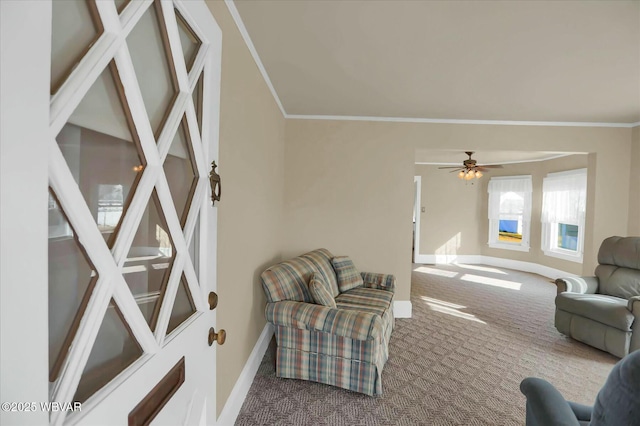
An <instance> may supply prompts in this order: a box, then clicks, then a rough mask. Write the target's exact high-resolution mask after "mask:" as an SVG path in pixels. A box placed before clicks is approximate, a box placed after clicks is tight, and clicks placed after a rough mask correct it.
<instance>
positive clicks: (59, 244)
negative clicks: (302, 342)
mask: <svg viewBox="0 0 640 426" xmlns="http://www.w3.org/2000/svg"><path fill="white" fill-rule="evenodd" d="M3 3H4V4H3V5H2V6H3V8H2V25H3V27H5V28H4V29H5V31H7V32H8V30H6V28H8V27H11V28H16V26H15V25H14V22H15V20H19V19H25V18H27V19H25V20H24V22H25V25H29V23H33V22H37V21H38V20H41V22H47V21H48V22H49V25H50V26H48V25H42V26H35V25H33V26H32V27H30V28H27V29H26V30H24V29H22V28H16V29H15V31H16V32H22V33H25V34H27V35H26V38H21V37H20V36H16V37H12V41H11V42H10V43H12V44H11V45H9V44H8V43H7V42H6V40H3V45H2V46H3V58H2V61H3V72H4V71H7V70H9V71H10V73H9V74H11V76H12V77H13V78H12V81H11V82H9V81H7V80H5V79H4V78H3V89H4V88H6V87H7V84H8V83H10V84H11V85H17V86H22V87H24V88H31V87H33V85H34V84H35V87H40V88H43V85H42V84H38V83H39V82H37V81H35V82H34V81H33V80H32V78H33V75H31V74H32V73H29V72H26V73H25V74H24V77H21V75H20V73H19V72H15V71H16V70H18V69H19V68H20V67H21V66H23V64H21V63H20V61H16V59H17V58H19V57H20V53H18V51H19V50H20V47H22V48H23V49H24V52H23V54H24V55H27V56H28V55H30V54H38V52H29V50H28V49H29V46H32V45H39V46H40V47H42V43H43V40H44V41H45V42H48V43H49V46H50V49H51V55H50V58H51V61H50V62H48V63H49V65H50V67H48V68H50V70H51V72H50V75H46V76H45V78H46V79H47V83H49V84H48V86H49V89H50V93H51V96H50V97H47V98H45V97H43V96H41V94H35V95H33V96H32V99H30V100H29V96H31V94H30V93H25V96H24V98H25V99H27V102H37V103H39V104H40V103H42V100H41V99H45V100H48V102H47V104H48V105H47V108H48V111H49V114H48V118H49V119H48V123H46V124H43V123H42V122H41V120H40V121H38V120H37V117H35V116H34V117H33V123H32V125H33V126H34V128H37V127H38V126H41V127H42V128H43V129H41V130H42V131H41V132H40V135H44V138H46V142H42V141H40V140H38V141H37V142H34V146H40V147H45V150H46V151H45V154H44V155H45V156H46V161H47V163H48V201H47V207H46V209H47V213H46V216H44V215H42V214H38V213H32V212H28V211H24V216H25V217H27V218H33V220H35V221H37V220H41V219H42V218H44V217H46V218H47V219H45V220H47V221H48V222H47V223H48V225H47V226H46V227H44V226H39V227H38V226H36V228H35V229H39V230H40V231H39V232H36V231H34V232H30V233H25V236H24V239H25V241H24V243H25V245H26V246H29V244H30V243H31V245H32V246H33V247H42V244H43V241H47V245H48V256H47V263H46V264H44V265H42V263H40V267H44V268H47V267H48V278H47V279H46V282H35V283H33V282H31V283H29V286H30V287H31V291H30V292H24V291H22V290H21V289H14V288H13V286H16V285H20V284H22V283H19V281H20V279H21V277H22V276H26V275H28V274H27V273H26V272H24V271H23V272H22V275H21V274H20V271H19V270H18V269H17V268H16V269H15V270H14V269H12V268H8V269H6V270H5V271H3V275H2V279H3V281H2V291H3V293H2V295H3V300H2V308H3V310H4V311H5V312H3V317H2V320H3V328H2V333H3V346H4V343H5V342H6V343H8V344H11V346H12V349H11V350H7V351H6V352H5V349H4V347H3V348H2V350H3V361H2V362H3V363H2V391H3V392H2V393H3V395H2V400H3V401H2V402H9V403H13V402H15V404H16V405H15V406H5V405H3V410H2V423H3V424H4V423H5V421H6V423H7V424H13V423H17V424H29V423H35V424H42V422H43V421H45V422H48V423H50V424H91V425H93V424H126V423H129V424H144V423H145V422H147V421H149V420H150V419H152V420H153V423H154V424H171V425H177V424H203V423H206V424H213V423H215V417H216V409H215V367H216V363H215V349H214V347H210V345H211V343H212V342H211V339H208V337H209V335H211V337H218V341H219V342H220V341H223V339H224V334H223V333H219V334H218V335H217V336H216V335H214V334H213V331H214V330H216V329H215V327H216V324H215V310H213V309H212V308H213V307H214V306H213V305H214V300H213V299H212V298H211V297H212V292H215V290H216V262H215V260H216V234H217V232H216V230H217V225H216V224H217V209H216V208H215V207H212V205H211V192H212V189H211V188H210V185H209V171H210V169H211V166H210V164H211V162H212V161H213V160H217V156H218V116H219V87H220V61H221V33H220V29H219V27H218V26H217V24H216V23H215V20H214V19H213V17H212V16H211V13H210V12H209V10H208V9H207V7H206V5H205V4H204V2H203V1H193V0H190V1H179V0H174V1H171V0H135V1H130V0H87V1H67V0H53V2H50V1H38V2H17V1H16V2H11V1H10V2H3ZM7 3H9V4H7ZM5 31H3V33H2V35H3V39H4V38H5V35H6V34H5ZM13 35H15V34H13ZM21 44H22V46H21ZM6 46H9V47H6ZM14 50H15V52H14ZM43 50H45V51H46V49H41V50H40V52H42V51H43ZM7 60H11V61H12V63H11V64H7V63H6V61H7ZM47 71H48V70H47ZM46 74H49V73H46ZM39 75H40V79H41V81H40V82H42V73H40V74H39ZM47 77H48V78H47ZM26 92H29V90H28V89H27V90H26ZM2 96H3V104H2V105H3V109H2V120H3V122H7V121H9V120H10V121H15V120H16V119H18V120H19V121H21V122H23V123H24V124H26V125H31V124H30V122H29V121H30V117H29V116H28V115H27V113H25V112H24V111H22V110H20V108H17V110H15V111H9V110H8V109H7V108H5V106H6V105H12V104H13V105H16V106H19V104H20V102H22V101H23V99H21V96H22V95H20V92H19V91H4V90H3V93H2ZM6 96H11V97H14V98H15V99H14V98H12V99H7V98H6ZM38 106H42V105H38V104H35V105H33V107H34V109H37V108H38ZM45 126H46V130H44V127H45ZM14 127H15V126H14ZM14 127H12V126H11V125H9V126H8V130H7V131H6V132H3V141H2V144H3V145H2V148H3V165H4V160H6V159H7V158H6V156H5V154H6V153H8V152H12V151H13V152H16V153H17V155H22V156H27V155H28V153H27V152H26V151H20V149H18V148H16V149H13V148H12V145H11V144H12V143H14V144H15V143H19V141H18V140H15V141H12V140H8V139H11V138H12V136H15V135H18V134H19V130H17V129H15V128H14ZM34 132H35V131H34ZM36 133H37V132H36ZM5 138H8V139H5ZM38 144H39V145H38ZM33 155H34V158H42V155H43V153H42V152H41V151H40V152H38V153H37V154H33ZM22 160H24V158H23V159H22ZM16 161H20V159H19V158H16ZM15 171H16V169H15V168H12V167H7V168H5V167H4V166H3V169H2V170H1V172H0V173H2V175H1V176H0V177H1V178H2V181H3V189H4V188H5V186H4V185H5V183H6V181H7V180H14V183H13V185H23V184H24V185H25V190H26V191H27V192H26V194H33V196H36V197H37V194H43V192H42V191H45V192H46V191H47V188H46V187H45V186H44V185H42V184H43V182H40V181H38V180H37V178H36V177H34V178H33V179H31V178H29V179H26V180H24V181H20V180H18V179H16V178H17V176H16V175H15ZM5 194H9V195H11V194H12V192H11V191H6V192H5ZM5 194H3V199H2V209H3V216H4V215H5V213H8V217H13V216H15V217H19V216H20V214H19V210H20V209H24V205H20V203H9V202H7V200H6V197H4V195H5ZM26 194H25V196H26ZM19 220H20V219H19V218H18V221H19ZM40 225H42V224H41V223H40ZM2 226H3V239H4V236H5V234H6V235H7V239H6V240H5V241H3V246H2V247H3V252H2V261H3V264H5V263H10V262H11V260H12V258H13V257H15V260H16V261H19V258H18V256H16V255H14V254H10V253H7V251H6V250H5V248H6V247H5V244H4V243H5V242H8V241H10V239H9V237H12V236H13V234H11V233H10V229H9V227H10V224H9V222H7V221H4V220H3V222H2ZM5 231H6V232H5ZM24 255H25V253H22V254H21V256H24ZM38 259H41V258H38V257H37V256H34V261H35V264H34V267H37V266H38V263H37V260H38ZM9 280H12V282H9ZM5 296H7V297H12V298H13V299H18V300H12V301H11V303H12V304H22V305H23V306H25V311H24V312H23V315H20V314H19V313H18V311H16V310H14V309H11V306H10V305H9V303H8V302H7V300H6V299H5ZM43 298H44V300H45V301H44V303H43ZM20 299H21V300H20ZM29 305H39V306H42V305H45V306H47V309H45V310H44V311H45V312H44V313H43V312H42V311H39V312H29V309H28V308H27V307H28V306H29ZM5 307H6V308H7V309H5ZM25 316H26V320H27V321H28V322H29V323H35V325H36V327H37V328H40V329H41V328H45V329H46V330H47V331H48V333H45V334H43V333H39V334H37V333H36V334H35V335H32V336H29V337H28V338H26V337H25V336H22V335H21V333H22V332H23V331H24V330H20V329H19V328H15V327H14V328H9V327H6V324H4V322H5V320H9V321H15V322H16V323H20V322H21V321H25ZM27 328H28V327H27ZM210 331H211V333H210ZM216 331H217V330H216ZM32 337H33V339H34V340H36V339H39V340H38V341H34V342H25V341H26V340H30V339H31V338H32ZM43 337H44V338H46V339H47V342H46V344H45V345H44V347H45V348H47V353H48V356H47V357H44V358H43V357H41V356H40V357H38V356H35V357H34V356H32V355H33V353H34V352H35V351H38V349H42V347H43V345H42V342H41V340H42V338H43ZM16 345H18V346H24V349H23V353H24V360H28V362H31V363H32V365H31V367H32V368H31V369H30V371H32V372H34V374H29V375H28V376H25V375H24V374H17V373H16V374H12V373H11V369H12V368H11V363H15V362H16V359H15V358H16V357H20V353H21V352H20V348H16V347H15V346H16ZM214 346H215V345H214ZM5 354H7V356H5ZM45 360H46V361H45ZM43 361H44V362H47V361H48V364H46V368H43V367H45V366H42V365H41V364H42V363H43ZM16 371H20V368H18V366H17V365H16ZM45 371H46V373H47V375H46V376H45V375H44V374H41V373H42V372H45ZM36 372H39V373H38V374H35V373H36ZM5 373H6V374H5ZM47 376H48V377H47ZM45 381H46V382H45ZM43 383H45V384H47V383H48V385H45V386H43ZM44 387H46V389H47V392H46V396H45V394H43V393H42V392H41V390H42V389H43V388H44ZM29 389H32V390H33V392H32V393H31V394H30V392H29ZM52 403H53V404H52ZM18 404H22V405H18ZM25 404H26V405H25ZM33 404H35V405H33ZM25 411H27V412H25ZM29 411H31V412H30V413H29Z"/></svg>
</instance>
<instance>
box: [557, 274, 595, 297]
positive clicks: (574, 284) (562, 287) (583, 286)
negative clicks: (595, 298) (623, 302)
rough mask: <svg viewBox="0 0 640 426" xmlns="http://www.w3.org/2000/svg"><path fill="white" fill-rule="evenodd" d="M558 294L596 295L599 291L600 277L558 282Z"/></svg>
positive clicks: (566, 279) (565, 279) (574, 278)
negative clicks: (566, 292)
mask: <svg viewBox="0 0 640 426" xmlns="http://www.w3.org/2000/svg"><path fill="white" fill-rule="evenodd" d="M556 285H557V286H558V294H560V293H564V292H565V291H568V292H569V293H582V294H595V293H596V292H597V291H598V277H568V278H558V279H557V280H556Z"/></svg>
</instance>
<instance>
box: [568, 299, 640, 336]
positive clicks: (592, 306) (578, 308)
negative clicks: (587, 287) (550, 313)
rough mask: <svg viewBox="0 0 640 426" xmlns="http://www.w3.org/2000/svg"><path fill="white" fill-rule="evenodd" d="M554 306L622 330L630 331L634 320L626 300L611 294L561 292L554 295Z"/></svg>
mask: <svg viewBox="0 0 640 426" xmlns="http://www.w3.org/2000/svg"><path fill="white" fill-rule="evenodd" d="M556 307H557V308H558V309H560V310H562V311H565V312H569V313H572V314H576V315H580V316H582V317H585V318H591V319H592V320H594V321H598V322H599V323H602V324H605V325H608V326H610V327H615V328H617V329H618V330H622V331H631V324H633V320H634V317H633V314H632V313H631V311H629V309H627V301H626V300H625V299H620V298H618V297H613V296H605V295H600V294H598V295H595V294H580V293H561V294H559V295H558V296H556Z"/></svg>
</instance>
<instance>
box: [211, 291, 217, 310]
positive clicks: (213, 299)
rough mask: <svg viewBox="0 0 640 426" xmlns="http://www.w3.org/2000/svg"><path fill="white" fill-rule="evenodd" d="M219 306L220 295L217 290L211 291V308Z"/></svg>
mask: <svg viewBox="0 0 640 426" xmlns="http://www.w3.org/2000/svg"><path fill="white" fill-rule="evenodd" d="M216 306H218V295H217V294H216V293H215V292H213V291H212V292H211V293H209V310H213V309H215V308H216Z"/></svg>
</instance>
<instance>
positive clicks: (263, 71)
mask: <svg viewBox="0 0 640 426" xmlns="http://www.w3.org/2000/svg"><path fill="white" fill-rule="evenodd" d="M224 3H225V4H226V5H227V9H229V13H231V17H232V18H233V21H234V22H235V23H236V27H238V30H239V31H240V34H241V35H242V39H243V40H244V43H245V44H246V45H247V48H248V49H249V52H251V56H252V57H253V60H254V61H255V63H256V65H257V67H258V69H259V70H260V74H262V78H264V82H265V83H266V84H267V87H269V90H270V91H271V95H273V99H274V100H275V101H276V104H278V108H280V112H281V113H282V116H283V117H284V118H287V112H286V111H285V110H284V107H283V106H282V102H280V98H279V97H278V93H277V92H276V89H275V88H274V87H273V84H272V83H271V79H270V78H269V74H267V70H266V69H265V68H264V65H263V64H262V61H261V60H260V55H258V51H257V50H256V47H255V46H254V45H253V41H251V37H250V36H249V33H248V32H247V28H246V27H245V26H244V22H243V21H242V18H241V17H240V12H238V9H237V8H236V5H235V3H234V2H233V0H224Z"/></svg>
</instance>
